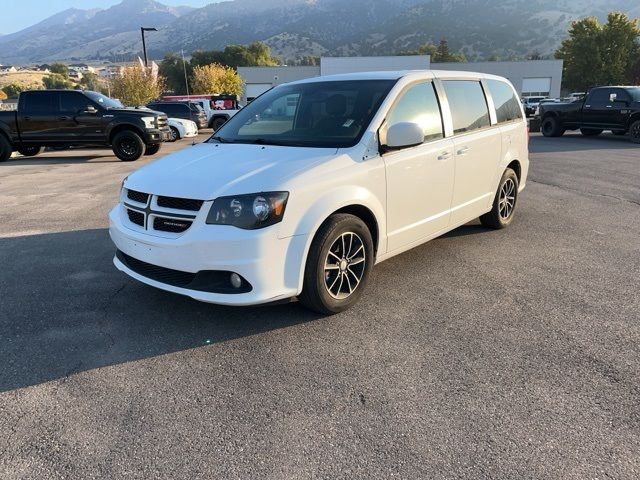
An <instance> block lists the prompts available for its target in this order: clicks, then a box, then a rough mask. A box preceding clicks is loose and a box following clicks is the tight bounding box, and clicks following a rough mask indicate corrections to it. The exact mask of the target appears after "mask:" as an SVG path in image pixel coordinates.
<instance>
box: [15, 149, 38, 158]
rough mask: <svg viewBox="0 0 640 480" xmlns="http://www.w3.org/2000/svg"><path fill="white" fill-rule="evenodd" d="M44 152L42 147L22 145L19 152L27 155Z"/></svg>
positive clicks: (33, 155) (31, 155)
mask: <svg viewBox="0 0 640 480" xmlns="http://www.w3.org/2000/svg"><path fill="white" fill-rule="evenodd" d="M41 152H42V147H20V148H19V149H18V153H19V154H20V155H24V156H25V157H35V156H36V155H38V154H39V153H41Z"/></svg>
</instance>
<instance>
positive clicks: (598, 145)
mask: <svg viewBox="0 0 640 480" xmlns="http://www.w3.org/2000/svg"><path fill="white" fill-rule="evenodd" d="M634 149H635V150H637V149H640V145H637V144H635V143H633V142H632V141H631V140H630V139H629V136H628V135H624V136H618V135H614V134H612V133H603V134H601V135H598V136H597V137H585V136H584V135H582V134H581V133H579V132H567V133H565V134H564V135H563V136H562V137H553V138H551V137H545V136H543V135H540V134H532V135H531V138H530V140H529V150H530V152H531V153H551V152H575V151H583V150H634Z"/></svg>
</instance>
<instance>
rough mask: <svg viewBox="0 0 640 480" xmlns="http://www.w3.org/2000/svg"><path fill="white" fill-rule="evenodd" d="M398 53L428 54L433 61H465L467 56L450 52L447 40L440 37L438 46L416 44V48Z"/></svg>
mask: <svg viewBox="0 0 640 480" xmlns="http://www.w3.org/2000/svg"><path fill="white" fill-rule="evenodd" d="M400 55H430V56H431V61H432V62H433V63H448V62H457V63H459V62H466V61H467V58H466V57H465V56H464V54H462V53H451V51H450V50H449V42H447V39H446V38H444V37H443V38H442V39H441V40H440V43H439V44H438V46H436V45H434V44H432V43H425V44H423V45H420V46H418V48H417V49H416V50H410V51H406V52H401V53H400Z"/></svg>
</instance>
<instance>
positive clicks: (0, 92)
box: [0, 90, 9, 102]
mask: <svg viewBox="0 0 640 480" xmlns="http://www.w3.org/2000/svg"><path fill="white" fill-rule="evenodd" d="M7 98H9V97H8V96H7V94H6V93H4V90H0V102H1V101H3V100H6V99H7Z"/></svg>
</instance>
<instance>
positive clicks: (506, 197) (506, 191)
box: [498, 178, 516, 220]
mask: <svg viewBox="0 0 640 480" xmlns="http://www.w3.org/2000/svg"><path fill="white" fill-rule="evenodd" d="M515 205H516V184H515V182H514V181H513V179H512V178H507V180H506V181H505V182H504V183H503V184H502V187H500V196H499V197H498V211H499V213H500V218H501V219H502V220H508V219H509V217H510V216H511V214H512V213H513V208H514V207H515Z"/></svg>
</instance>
